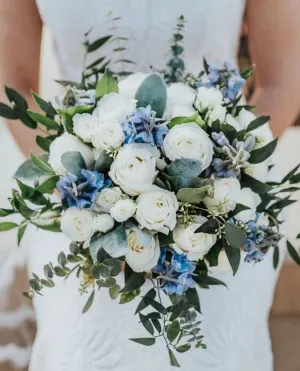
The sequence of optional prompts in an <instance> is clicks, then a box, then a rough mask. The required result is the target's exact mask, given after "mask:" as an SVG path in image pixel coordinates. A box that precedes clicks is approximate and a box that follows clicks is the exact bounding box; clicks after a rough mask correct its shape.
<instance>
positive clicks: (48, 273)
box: [44, 264, 53, 278]
mask: <svg viewBox="0 0 300 371" xmlns="http://www.w3.org/2000/svg"><path fill="white" fill-rule="evenodd" d="M44 274H45V276H46V277H47V278H53V270H52V269H51V267H50V264H46V265H44Z"/></svg>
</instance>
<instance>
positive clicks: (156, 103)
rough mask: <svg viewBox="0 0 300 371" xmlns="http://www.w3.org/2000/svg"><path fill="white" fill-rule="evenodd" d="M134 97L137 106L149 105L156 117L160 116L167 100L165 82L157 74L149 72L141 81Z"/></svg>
mask: <svg viewBox="0 0 300 371" xmlns="http://www.w3.org/2000/svg"><path fill="white" fill-rule="evenodd" d="M135 98H136V99H137V101H138V102H137V107H147V106H148V105H150V106H151V108H152V110H153V111H155V112H156V113H157V117H162V116H163V113H164V110H165V108H166V102H167V88H166V84H165V83H164V81H163V79H162V78H161V77H160V76H159V75H157V74H151V75H149V76H148V77H146V78H145V80H144V81H143V82H142V83H141V85H140V87H139V88H138V90H137V92H136V95H135Z"/></svg>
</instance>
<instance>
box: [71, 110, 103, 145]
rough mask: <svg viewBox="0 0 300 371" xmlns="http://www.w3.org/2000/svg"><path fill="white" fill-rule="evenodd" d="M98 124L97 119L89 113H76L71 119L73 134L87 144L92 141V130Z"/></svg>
mask: <svg viewBox="0 0 300 371" xmlns="http://www.w3.org/2000/svg"><path fill="white" fill-rule="evenodd" d="M99 124H100V121H99V119H98V118H97V117H96V116H93V115H90V114H89V113H82V114H78V113H77V114H76V115H75V116H74V117H73V128H74V133H75V134H76V135H77V136H78V137H80V138H81V139H83V140H84V141H85V142H87V143H90V142H91V141H92V136H93V133H94V130H95V128H97V127H98V125H99Z"/></svg>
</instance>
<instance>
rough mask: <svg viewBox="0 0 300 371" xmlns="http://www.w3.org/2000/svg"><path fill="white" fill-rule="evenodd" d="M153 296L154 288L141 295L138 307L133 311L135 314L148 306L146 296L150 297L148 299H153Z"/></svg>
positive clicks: (154, 294)
mask: <svg viewBox="0 0 300 371" xmlns="http://www.w3.org/2000/svg"><path fill="white" fill-rule="evenodd" d="M155 296H156V291H155V289H154V288H152V289H150V290H149V291H148V292H147V294H146V295H145V296H144V297H143V299H142V300H141V301H140V304H139V305H138V307H137V308H136V311H135V314H137V313H139V312H141V311H142V310H144V309H145V308H147V307H148V305H149V303H148V302H147V298H150V299H153V300H154V299H155Z"/></svg>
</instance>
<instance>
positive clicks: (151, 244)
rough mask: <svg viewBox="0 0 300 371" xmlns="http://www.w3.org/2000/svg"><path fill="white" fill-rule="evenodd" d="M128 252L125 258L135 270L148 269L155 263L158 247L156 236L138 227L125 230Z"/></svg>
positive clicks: (142, 270) (157, 256)
mask: <svg viewBox="0 0 300 371" xmlns="http://www.w3.org/2000/svg"><path fill="white" fill-rule="evenodd" d="M126 233H127V241H128V252H127V254H126V255H125V260H126V262H127V263H128V264H129V266H130V267H131V269H132V270H133V271H135V272H145V271H150V270H151V269H152V268H154V267H155V266H156V265H157V262H158V259H159V256H160V247H159V242H158V238H157V236H155V235H154V236H153V235H152V234H151V233H149V232H146V231H141V230H140V229H139V228H133V229H130V230H127V232H126Z"/></svg>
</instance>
